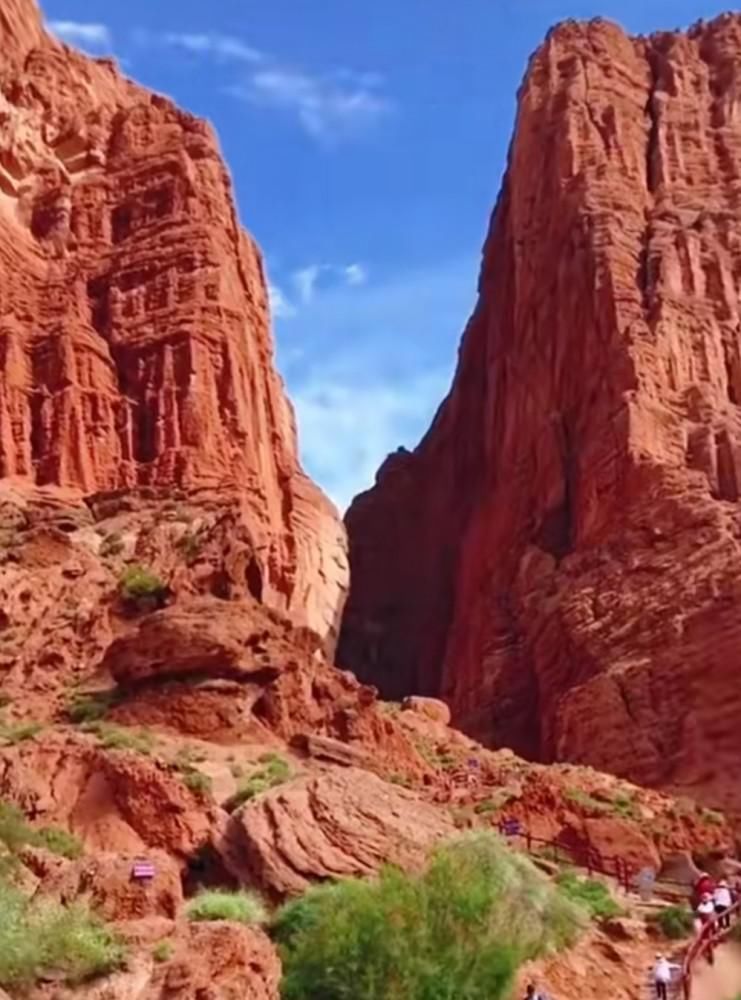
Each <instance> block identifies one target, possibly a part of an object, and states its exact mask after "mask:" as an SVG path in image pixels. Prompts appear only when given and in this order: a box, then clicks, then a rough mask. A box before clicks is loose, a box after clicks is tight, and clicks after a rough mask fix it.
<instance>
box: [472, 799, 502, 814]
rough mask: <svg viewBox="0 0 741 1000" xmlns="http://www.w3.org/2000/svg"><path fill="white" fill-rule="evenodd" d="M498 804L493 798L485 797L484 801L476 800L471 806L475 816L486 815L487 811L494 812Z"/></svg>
mask: <svg viewBox="0 0 741 1000" xmlns="http://www.w3.org/2000/svg"><path fill="white" fill-rule="evenodd" d="M498 808H499V806H497V804H496V802H494V801H493V799H486V800H485V801H484V802H477V803H476V805H475V806H474V807H473V811H474V812H475V813H476V815H477V816H487V815H488V814H489V813H493V812H496V811H497V809H498Z"/></svg>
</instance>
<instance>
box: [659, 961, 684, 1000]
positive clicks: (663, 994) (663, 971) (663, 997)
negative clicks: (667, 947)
mask: <svg viewBox="0 0 741 1000" xmlns="http://www.w3.org/2000/svg"><path fill="white" fill-rule="evenodd" d="M680 968H681V966H679V965H677V964H676V962H670V961H669V959H668V958H666V956H664V955H662V954H658V955H657V956H656V965H654V986H655V987H656V1000H669V983H671V981H672V972H673V971H674V970H675V969H680Z"/></svg>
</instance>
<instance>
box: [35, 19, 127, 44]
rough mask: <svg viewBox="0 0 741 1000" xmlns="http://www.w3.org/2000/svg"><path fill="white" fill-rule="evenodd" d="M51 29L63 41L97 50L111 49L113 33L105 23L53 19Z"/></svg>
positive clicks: (50, 24)
mask: <svg viewBox="0 0 741 1000" xmlns="http://www.w3.org/2000/svg"><path fill="white" fill-rule="evenodd" d="M49 29H50V30H51V31H52V32H53V33H54V34H55V35H56V36H57V38H60V39H61V40H62V41H63V42H69V44H70V45H78V46H80V47H81V48H85V49H90V50H91V51H95V52H104V51H110V50H111V49H112V48H113V35H112V34H111V30H110V28H109V27H108V26H107V25H105V24H99V23H97V22H95V23H93V22H89V21H51V22H50V23H49Z"/></svg>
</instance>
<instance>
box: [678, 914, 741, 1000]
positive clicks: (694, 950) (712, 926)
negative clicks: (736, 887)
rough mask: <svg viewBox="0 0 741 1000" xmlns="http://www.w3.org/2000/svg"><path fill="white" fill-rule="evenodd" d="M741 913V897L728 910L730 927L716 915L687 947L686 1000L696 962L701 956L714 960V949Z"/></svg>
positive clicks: (683, 982)
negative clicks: (722, 924)
mask: <svg viewBox="0 0 741 1000" xmlns="http://www.w3.org/2000/svg"><path fill="white" fill-rule="evenodd" d="M740 914H741V899H740V900H738V901H737V902H735V903H734V904H733V906H732V907H731V908H730V909H729V910H727V911H726V914H725V915H726V916H730V918H731V926H730V927H721V926H720V923H721V921H720V917H714V918H713V919H712V920H709V921H708V922H707V923H706V924H705V926H704V927H703V928H702V930H701V931H700V933H699V934H698V935H697V937H696V938H695V940H694V941H693V942H692V944H691V945H690V946H689V948H688V949H687V952H686V954H685V956H684V961H683V962H682V991H683V994H684V1000H691V996H692V972H693V969H694V966H695V963H696V962H697V961H698V959H701V958H704V959H706V960H712V955H713V949H714V948H717V946H718V945H719V944H722V943H723V941H724V940H725V939H726V938H727V937H728V935H729V934H730V932H731V929H732V927H733V922H734V920H735V918H736V917H738V916H739V915H740Z"/></svg>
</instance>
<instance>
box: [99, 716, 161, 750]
mask: <svg viewBox="0 0 741 1000" xmlns="http://www.w3.org/2000/svg"><path fill="white" fill-rule="evenodd" d="M82 728H83V730H84V731H85V732H86V733H93V734H94V735H95V736H97V737H98V741H99V743H100V745H101V746H102V747H103V749H104V750H133V751H135V752H136V753H141V754H150V753H151V752H152V750H153V749H154V743H155V741H154V737H153V736H152V734H151V733H149V732H147V731H146V729H126V728H125V727H124V726H114V725H113V724H112V723H109V722H88V723H85V725H83V727H82Z"/></svg>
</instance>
